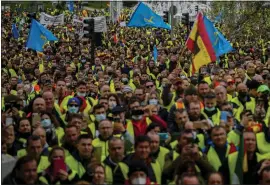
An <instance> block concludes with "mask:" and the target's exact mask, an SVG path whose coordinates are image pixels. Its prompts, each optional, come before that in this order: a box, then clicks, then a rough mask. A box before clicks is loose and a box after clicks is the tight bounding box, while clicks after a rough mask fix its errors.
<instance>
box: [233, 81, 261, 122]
mask: <svg viewBox="0 0 270 185" xmlns="http://www.w3.org/2000/svg"><path fill="white" fill-rule="evenodd" d="M236 91H237V92H238V95H237V97H235V98H233V99H232V100H231V102H232V104H233V115H234V117H235V118H236V119H237V120H238V121H239V122H240V114H241V113H242V112H243V111H244V110H250V111H251V112H252V114H254V112H255V105H256V102H255V99H254V98H252V97H250V96H249V95H248V88H247V86H246V84H244V83H240V84H238V86H237V87H236Z"/></svg>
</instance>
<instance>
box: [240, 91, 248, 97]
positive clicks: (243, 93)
mask: <svg viewBox="0 0 270 185" xmlns="http://www.w3.org/2000/svg"><path fill="white" fill-rule="evenodd" d="M238 96H239V97H240V98H245V97H246V96H247V93H246V92H239V93H238Z"/></svg>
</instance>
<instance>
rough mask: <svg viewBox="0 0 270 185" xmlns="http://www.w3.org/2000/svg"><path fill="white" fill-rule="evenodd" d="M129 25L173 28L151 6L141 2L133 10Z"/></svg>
mask: <svg viewBox="0 0 270 185" xmlns="http://www.w3.org/2000/svg"><path fill="white" fill-rule="evenodd" d="M127 26H128V27H155V28H164V29H168V30H171V26H170V25H169V24H167V23H165V22H164V21H163V18H162V17H161V16H159V15H158V14H156V13H155V12H154V11H153V10H151V8H149V7H148V6H147V5H145V4H144V3H142V2H140V4H139V5H138V7H137V8H136V9H135V11H134V12H133V14H132V16H131V18H130V21H129V23H128V24H127Z"/></svg>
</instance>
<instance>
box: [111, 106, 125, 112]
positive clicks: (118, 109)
mask: <svg viewBox="0 0 270 185" xmlns="http://www.w3.org/2000/svg"><path fill="white" fill-rule="evenodd" d="M121 112H125V108H124V107H123V106H121V105H117V106H116V107H114V108H113V109H112V114H120V113H121Z"/></svg>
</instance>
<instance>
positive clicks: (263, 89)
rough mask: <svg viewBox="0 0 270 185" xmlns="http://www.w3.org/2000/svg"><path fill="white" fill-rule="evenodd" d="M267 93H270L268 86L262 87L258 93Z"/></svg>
mask: <svg viewBox="0 0 270 185" xmlns="http://www.w3.org/2000/svg"><path fill="white" fill-rule="evenodd" d="M265 91H268V92H270V89H269V87H268V86H267V85H260V87H259V88H258V89H257V92H260V93H263V92H265Z"/></svg>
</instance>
